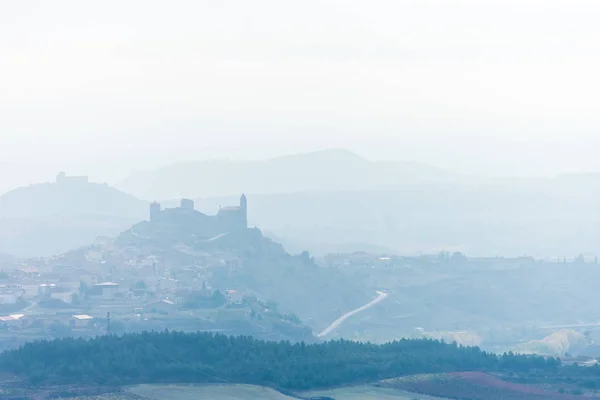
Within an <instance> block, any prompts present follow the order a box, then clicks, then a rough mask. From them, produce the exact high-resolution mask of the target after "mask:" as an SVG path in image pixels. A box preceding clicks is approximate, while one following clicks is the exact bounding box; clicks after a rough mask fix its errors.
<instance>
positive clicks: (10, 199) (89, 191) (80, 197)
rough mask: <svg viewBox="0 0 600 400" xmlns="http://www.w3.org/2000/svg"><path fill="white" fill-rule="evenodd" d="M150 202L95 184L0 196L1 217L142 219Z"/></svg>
mask: <svg viewBox="0 0 600 400" xmlns="http://www.w3.org/2000/svg"><path fill="white" fill-rule="evenodd" d="M147 204H148V203H146V202H144V201H142V200H139V199H136V198H135V197H133V196H131V195H129V194H126V193H124V192H121V191H119V190H117V189H115V188H112V187H110V186H108V185H106V184H99V183H92V182H87V181H84V182H75V183H72V182H68V181H67V182H64V183H59V182H53V183H40V184H35V185H30V186H26V187H20V188H17V189H14V190H11V191H10V192H7V193H5V194H3V195H2V196H0V218H14V219H25V218H46V217H56V216H61V217H67V216H86V215H90V216H111V217H121V218H137V219H142V218H144V217H146V215H147Z"/></svg>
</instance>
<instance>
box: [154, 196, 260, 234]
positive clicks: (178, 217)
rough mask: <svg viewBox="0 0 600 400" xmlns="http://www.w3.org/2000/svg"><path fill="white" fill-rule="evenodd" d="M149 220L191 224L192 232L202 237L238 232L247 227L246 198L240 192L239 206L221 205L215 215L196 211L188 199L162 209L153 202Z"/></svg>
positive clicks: (184, 224) (179, 224)
mask: <svg viewBox="0 0 600 400" xmlns="http://www.w3.org/2000/svg"><path fill="white" fill-rule="evenodd" d="M150 222H151V223H161V224H168V225H178V226H191V227H193V230H194V232H197V233H198V234H200V235H201V236H204V237H211V236H215V235H220V234H223V233H232V232H239V231H243V230H245V229H247V228H248V200H247V199H246V196H245V195H243V194H242V196H241V197H240V204H239V206H228V207H221V208H220V209H219V212H218V213H217V215H206V214H203V213H201V212H199V211H196V209H195V205H194V201H193V200H190V199H181V203H180V206H179V207H177V208H167V209H164V210H163V209H161V205H160V204H159V203H157V202H153V203H152V204H150Z"/></svg>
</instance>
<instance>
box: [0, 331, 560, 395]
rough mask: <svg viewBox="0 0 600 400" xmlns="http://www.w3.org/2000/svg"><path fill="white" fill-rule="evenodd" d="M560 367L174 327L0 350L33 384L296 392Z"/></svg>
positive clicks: (446, 351)
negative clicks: (422, 376) (231, 386)
mask: <svg viewBox="0 0 600 400" xmlns="http://www.w3.org/2000/svg"><path fill="white" fill-rule="evenodd" d="M559 368H560V362H559V360H557V359H544V358H542V357H530V356H517V355H512V354H509V355H504V356H496V355H493V354H489V353H486V352H483V351H481V350H480V349H478V348H472V347H461V346H457V345H455V344H445V343H442V342H438V341H434V340H401V341H395V342H391V343H388V344H383V345H374V344H368V343H357V342H351V341H345V340H338V341H330V342H326V343H321V344H314V345H306V344H291V343H289V342H278V343H276V342H264V341H260V340H256V339H253V338H252V337H247V336H242V337H228V336H225V335H220V334H217V335H215V334H210V333H194V334H190V333H180V332H152V333H140V334H126V335H123V336H114V335H113V336H103V337H98V338H95V339H89V340H85V339H73V338H69V339H60V340H53V341H39V342H34V343H29V344H26V345H24V346H23V347H21V348H20V349H17V350H12V351H7V352H4V353H2V354H1V355H0V369H1V370H3V371H6V372H10V373H13V374H16V375H19V376H21V377H23V378H25V379H27V380H28V382H29V383H30V384H32V385H46V384H88V383H89V384H100V385H124V384H136V383H176V382H187V383H201V382H227V383H248V384H257V385H264V386H271V387H275V388H281V389H290V390H302V389H313V388H321V387H332V386H339V385H347V384H359V383H366V382H373V381H377V380H380V379H386V378H393V377H397V376H401V375H409V374H418V373H434V372H455V371H474V370H476V371H490V372H494V371H497V372H511V373H518V374H522V373H528V372H529V371H537V372H538V373H542V374H544V375H552V374H554V373H555V372H556V371H557V370H558V369H559Z"/></svg>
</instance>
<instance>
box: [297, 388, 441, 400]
mask: <svg viewBox="0 0 600 400" xmlns="http://www.w3.org/2000/svg"><path fill="white" fill-rule="evenodd" d="M301 396H302V397H303V398H310V397H318V396H323V397H331V398H333V399H335V400H413V399H418V400H443V398H442V397H431V396H426V395H421V394H415V393H409V392H405V391H403V390H399V389H392V388H384V387H375V386H352V387H347V388H339V389H331V390H323V391H314V392H307V393H302V394H301Z"/></svg>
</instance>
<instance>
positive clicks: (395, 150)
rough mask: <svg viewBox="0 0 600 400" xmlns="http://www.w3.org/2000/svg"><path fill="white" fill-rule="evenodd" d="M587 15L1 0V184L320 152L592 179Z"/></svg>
mask: <svg viewBox="0 0 600 400" xmlns="http://www.w3.org/2000/svg"><path fill="white" fill-rule="evenodd" d="M598 20H600V2H598V1H577V0H565V1H557V0H537V1H534V0H515V1H512V0H500V1H494V0H473V1H461V0H453V1H443V0H438V1H434V0H414V1H403V0H370V1H365V0H302V1H291V0H252V1H248V0H172V1H164V0H160V1H159V0H103V1H94V2H93V1H82V0H71V1H66V0H52V1H44V0H38V1H33V0H18V1H5V2H2V4H1V5H0V160H1V161H4V162H5V163H15V162H18V163H20V165H21V166H20V168H14V167H10V168H8V167H4V169H3V171H2V172H0V178H1V179H2V182H0V189H2V188H3V187H5V186H6V185H9V184H14V182H13V181H18V182H19V183H27V182H29V181H35V180H37V179H42V178H43V177H45V176H48V177H50V176H52V175H54V173H55V169H54V168H61V167H64V168H69V172H77V173H90V174H92V176H93V177H96V178H97V179H107V180H109V181H110V180H114V179H118V178H119V177H120V175H126V174H127V173H129V172H130V171H131V170H132V169H135V168H147V167H150V166H152V165H153V164H156V165H158V164H164V163H167V162H171V161H177V160H181V159H186V160H188V159H194V158H212V157H229V158H235V159H242V158H262V157H268V156H272V155H278V154H281V153H289V152H298V151H308V150H315V149H321V148H326V147H338V148H341V147H343V148H347V149H349V150H353V151H356V152H358V153H360V154H362V155H364V156H366V157H368V158H371V159H392V158H395V159H403V160H411V161H423V162H427V163H430V164H434V165H438V166H441V167H446V168H449V169H452V170H455V171H466V172H480V173H488V174H503V173H504V174H521V175H527V174H538V175H539V174H555V173H558V172H569V171H575V172H577V171H600V157H598V149H600V135H599V133H600V113H599V111H600V72H599V71H600V24H598ZM104 163H106V164H109V165H108V166H103V165H102V164H104Z"/></svg>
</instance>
